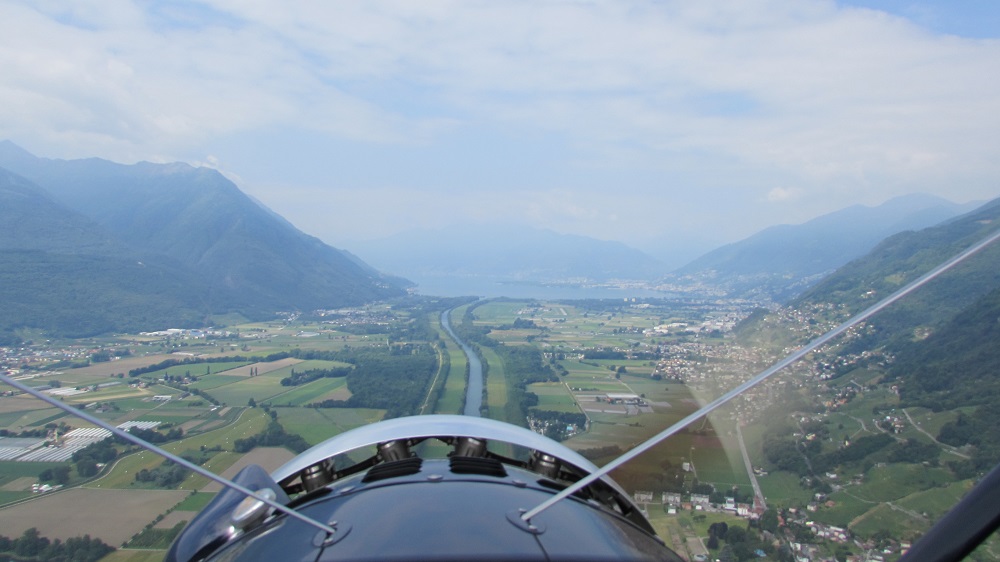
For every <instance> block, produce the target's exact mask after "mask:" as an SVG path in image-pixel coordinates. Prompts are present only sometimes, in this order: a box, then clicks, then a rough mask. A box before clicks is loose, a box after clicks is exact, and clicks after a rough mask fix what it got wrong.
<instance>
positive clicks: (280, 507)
mask: <svg viewBox="0 0 1000 562" xmlns="http://www.w3.org/2000/svg"><path fill="white" fill-rule="evenodd" d="M0 381H3V382H4V383H6V384H9V385H10V386H13V387H14V388H16V389H18V390H21V391H23V392H26V393H28V394H30V395H32V396H34V397H35V398H38V399H39V400H42V401H44V402H46V403H48V404H51V405H52V406H55V407H56V408H59V409H60V410H64V411H66V412H69V413H70V414H72V415H74V416H76V417H78V418H81V419H83V420H86V421H88V422H90V423H92V424H94V425H96V426H98V427H100V428H103V429H106V430H108V431H110V432H111V433H113V434H114V435H117V436H118V437H121V438H122V439H125V440H126V441H129V442H130V443H134V444H136V445H138V446H140V447H142V448H143V449H146V450H148V451H151V452H153V453H156V454H157V455H160V456H161V457H163V458H165V459H170V460H171V461H173V462H175V463H177V464H179V465H181V466H183V467H184V468H186V469H188V470H190V471H192V472H196V473H198V474H200V475H202V476H204V477H206V478H209V479H211V480H214V481H216V482H218V483H219V484H222V485H223V486H226V487H227V488H232V489H233V490H236V491H238V492H240V493H241V494H243V495H245V496H248V497H253V498H256V499H258V500H260V501H261V502H263V503H266V504H267V505H269V506H271V507H273V508H274V509H277V510H278V511H281V512H282V513H285V514H286V515H288V516H290V517H294V518H296V519H298V520H299V521H302V522H303V523H305V524H307V525H311V526H313V527H316V528H317V529H319V530H321V531H323V532H325V533H329V534H330V535H334V534H336V533H337V530H336V529H334V528H333V527H331V526H329V525H326V524H324V523H320V522H319V521H316V520H314V519H310V518H309V517H306V516H305V515H303V514H301V513H299V512H297V511H295V510H294V509H291V508H289V507H287V506H284V505H282V504H280V503H278V502H276V501H274V500H271V499H268V498H266V497H264V496H263V495H261V494H257V493H255V492H254V491H253V490H251V489H249V488H246V487H244V486H240V485H239V484H237V483H235V482H232V481H230V480H228V479H227V478H224V477H222V476H219V475H218V474H215V473H214V472H211V471H209V470H206V469H204V468H202V467H200V466H198V465H196V464H194V463H192V462H190V461H188V460H187V459H184V458H182V457H179V456H177V455H175V454H173V453H171V452H168V451H165V450H163V449H161V448H160V447H157V446H156V445H153V444H152V443H147V442H146V441H144V440H142V439H139V438H138V437H136V436H135V435H132V434H131V433H129V432H127V431H125V430H122V429H119V428H117V427H115V426H113V425H111V424H109V423H107V422H105V421H104V420H102V419H100V418H96V417H94V416H92V415H90V414H88V413H87V412H84V411H81V410H79V409H77V408H74V407H73V406H70V405H69V404H66V403H64V402H61V401H59V400H56V399H55V398H53V397H51V396H48V395H46V394H43V393H41V392H39V391H37V390H35V389H34V388H31V387H30V386H27V385H25V384H22V383H21V382H19V381H15V380H14V379H12V378H10V377H9V376H7V375H4V374H0Z"/></svg>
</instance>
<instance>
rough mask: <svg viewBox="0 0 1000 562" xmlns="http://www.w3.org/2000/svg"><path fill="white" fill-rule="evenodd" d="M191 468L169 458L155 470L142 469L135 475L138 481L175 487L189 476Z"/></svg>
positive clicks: (158, 485)
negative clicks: (175, 462)
mask: <svg viewBox="0 0 1000 562" xmlns="http://www.w3.org/2000/svg"><path fill="white" fill-rule="evenodd" d="M189 472H190V471H189V470H188V469H186V468H184V467H183V466H181V465H179V464H174V463H173V462H171V461H169V460H165V461H163V464H161V465H160V466H158V467H157V468H154V469H153V470H149V469H146V468H144V469H142V470H140V471H139V472H138V473H136V475H135V481H136V482H144V483H145V482H152V483H153V484H154V485H155V486H156V487H157V488H173V487H175V486H177V485H178V484H180V483H181V482H183V481H184V479H185V478H187V477H188V474H189Z"/></svg>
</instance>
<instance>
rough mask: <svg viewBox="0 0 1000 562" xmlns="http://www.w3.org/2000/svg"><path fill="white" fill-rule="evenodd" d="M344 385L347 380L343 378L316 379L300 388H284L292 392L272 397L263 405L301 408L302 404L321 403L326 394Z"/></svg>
mask: <svg viewBox="0 0 1000 562" xmlns="http://www.w3.org/2000/svg"><path fill="white" fill-rule="evenodd" d="M346 385H347V378H345V377H338V378H332V379H317V380H314V381H311V382H308V383H306V384H303V385H300V386H296V387H285V388H286V389H288V388H290V389H292V390H289V391H288V392H284V393H282V394H279V395H277V396H275V397H272V398H270V399H269V400H266V401H264V403H266V404H271V405H272V406H277V405H281V406H302V405H303V404H309V403H313V402H322V401H323V400H324V399H325V398H324V397H325V396H326V395H327V394H330V393H331V392H333V391H334V390H337V389H338V388H341V387H344V386H346Z"/></svg>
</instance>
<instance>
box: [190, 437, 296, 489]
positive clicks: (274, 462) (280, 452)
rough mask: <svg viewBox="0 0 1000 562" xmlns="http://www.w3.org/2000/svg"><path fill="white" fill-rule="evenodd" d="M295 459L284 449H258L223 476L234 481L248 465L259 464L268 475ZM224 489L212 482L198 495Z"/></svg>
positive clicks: (231, 467)
mask: <svg viewBox="0 0 1000 562" xmlns="http://www.w3.org/2000/svg"><path fill="white" fill-rule="evenodd" d="M294 457H295V453H293V452H291V451H289V450H288V449H285V448H284V447H257V448H255V449H253V450H251V451H250V452H249V453H247V454H245V455H243V456H242V457H241V458H240V459H239V460H238V461H236V462H235V463H233V464H231V465H229V467H228V468H226V470H224V471H222V476H224V477H225V478H228V479H230V480H231V479H232V478H233V477H234V476H236V473H238V472H239V471H241V470H243V469H244V468H245V467H246V466H247V465H250V464H257V465H260V466H262V467H263V468H264V470H266V471H267V472H268V473H271V472H274V471H275V470H277V469H278V468H280V467H281V465H283V464H285V463H286V462H288V461H290V460H292V459H293V458H294ZM221 489H222V484H219V483H218V482H214V481H210V482H208V483H207V484H205V486H204V487H202V488H201V489H200V490H198V493H199V494H201V493H205V492H211V493H215V492H218V491H220V490H221Z"/></svg>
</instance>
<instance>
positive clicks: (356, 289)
mask: <svg viewBox="0 0 1000 562" xmlns="http://www.w3.org/2000/svg"><path fill="white" fill-rule="evenodd" d="M0 166H2V167H3V168H6V169H7V170H9V171H8V172H7V174H8V175H7V176H5V177H7V179H8V181H7V184H8V196H10V197H13V196H15V195H16V194H15V187H17V188H18V189H21V190H22V191H24V190H25V189H27V190H28V191H27V192H24V193H20V192H19V193H20V195H18V196H22V197H27V196H28V195H27V194H28V192H30V194H31V196H32V197H35V198H36V199H35V202H36V208H34V210H32V208H30V207H25V206H24V205H21V206H19V207H18V209H19V211H18V212H19V214H18V215H17V216H18V217H21V220H22V222H23V220H24V218H25V217H32V216H33V215H35V214H37V213H39V212H41V209H42V207H39V206H38V205H41V203H40V202H41V201H46V203H45V206H44V209H45V212H46V213H47V216H49V217H50V220H47V221H44V222H45V223H46V224H52V225H60V224H66V225H69V224H70V223H73V224H77V225H78V228H82V226H79V225H82V224H84V223H86V224H87V225H88V226H87V229H86V230H87V232H89V233H91V234H89V236H91V237H94V236H97V237H101V236H103V237H104V238H102V240H103V241H104V243H106V244H109V245H111V246H114V247H115V250H113V251H112V250H107V249H106V250H103V251H102V252H98V253H93V252H91V254H93V255H94V256H103V257H108V256H109V254H112V255H113V254H119V255H128V256H130V259H133V258H135V257H136V256H141V257H142V259H138V258H135V259H136V260H137V261H144V262H147V263H148V262H149V261H150V260H152V261H164V263H170V264H173V267H174V268H175V269H177V270H178V272H180V275H179V277H182V278H186V279H190V278H199V279H201V280H202V281H203V283H199V284H198V286H199V287H200V288H201V289H202V290H203V291H205V293H204V294H206V295H208V297H207V298H206V299H204V303H203V304H205V306H202V305H201V304H198V305H197V306H194V308H195V309H197V310H199V311H201V312H202V313H203V314H204V313H207V312H209V310H207V309H212V310H211V312H218V310H217V309H218V308H219V307H223V308H225V307H235V308H236V309H237V310H238V311H240V312H243V313H246V314H247V315H249V316H259V315H261V314H265V313H268V312H269V313H274V312H276V311H279V310H312V309H317V308H338V307H342V306H352V305H359V304H363V303H366V302H371V301H375V300H381V299H385V298H394V297H397V296H400V295H402V294H404V290H403V285H404V284H405V283H404V282H403V281H402V280H399V279H395V278H391V277H388V276H383V275H381V274H380V273H378V272H377V271H376V270H375V269H374V268H371V267H370V266H368V265H367V264H365V263H364V262H363V261H361V260H360V259H359V258H358V257H357V256H354V255H351V254H349V253H347V252H344V251H341V250H337V249H336V248H332V247H330V246H328V245H326V244H324V243H323V242H321V241H320V240H319V239H317V238H315V237H312V236H309V235H307V234H305V233H303V232H301V231H299V230H298V229H296V228H294V226H292V225H291V223H288V222H287V221H285V220H284V219H279V218H277V217H276V215H274V213H273V211H270V210H269V209H266V208H265V207H263V206H262V205H260V203H259V202H256V201H254V200H252V199H251V198H249V197H247V196H246V195H244V194H243V193H242V191H240V189H239V188H238V187H237V186H236V185H235V184H234V183H232V182H231V181H230V180H228V179H226V178H225V177H224V176H222V175H221V174H220V173H218V172H217V171H215V170H211V169H207V168H194V167H192V166H189V165H187V164H183V163H174V164H152V163H148V162H140V163H138V164H133V165H123V164H117V163H114V162H109V161H106V160H101V159H96V158H89V159H84V160H50V159H45V158H38V157H34V156H33V155H31V154H30V153H28V152H27V151H24V150H23V149H20V147H17V146H16V145H14V144H13V143H10V142H9V141H8V142H3V143H0ZM8 166H9V168H8ZM13 178H21V179H19V180H15V179H13ZM29 185H30V186H34V187H33V188H31V189H29V188H28V187H26V186H29ZM57 208H59V209H61V210H58V211H57V210H54V209H57ZM70 217H73V218H70ZM74 221H76V222H74ZM88 221H89V222H88ZM96 232H100V233H101V234H100V235H98V234H94V233H96ZM58 236H60V235H58V234H55V233H53V232H49V233H48V234H47V235H39V236H36V237H35V239H36V242H35V243H34V245H32V243H29V242H28V241H26V240H25V236H23V235H20V236H19V235H16V234H15V233H13V232H7V233H6V234H5V235H4V240H0V248H7V249H9V250H27V249H37V250H40V251H43V252H48V253H51V251H52V250H55V249H57V248H53V247H51V245H52V244H53V243H54V242H53V240H55V239H56V238H58ZM41 239H48V242H47V244H49V245H48V246H46V243H42V242H38V241H37V240H41ZM95 240H96V239H95ZM94 244H97V242H95V243H94ZM56 245H58V244H56ZM78 253H80V254H81V255H83V254H86V253H87V252H78ZM156 256H162V259H161V258H157V257H156ZM21 257H22V258H23V257H24V256H23V255H22V256H21ZM60 259H63V260H65V259H66V258H60ZM181 270H184V271H181ZM48 273H49V274H51V272H48ZM24 282H25V283H30V281H28V280H25V281H24ZM185 294H186V295H187V297H186V298H191V297H192V295H190V294H188V293H186V292H185ZM5 298H8V299H10V298H15V299H16V298H17V295H16V294H14V295H7V296H6V297H5ZM195 302H196V303H197V299H196V301H195ZM206 307H207V308H206Z"/></svg>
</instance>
